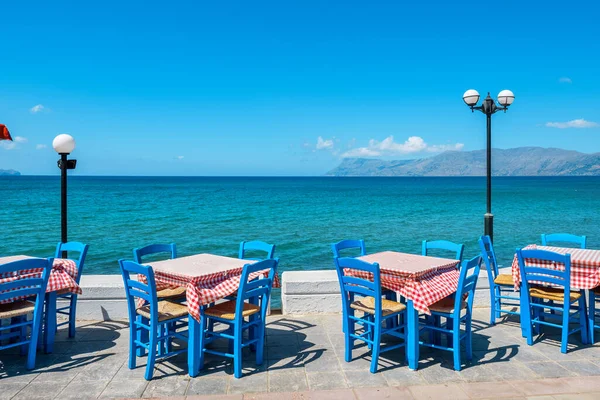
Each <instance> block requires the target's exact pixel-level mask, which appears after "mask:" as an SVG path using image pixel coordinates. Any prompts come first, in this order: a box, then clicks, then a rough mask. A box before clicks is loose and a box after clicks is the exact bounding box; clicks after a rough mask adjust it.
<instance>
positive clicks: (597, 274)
mask: <svg viewBox="0 0 600 400" xmlns="http://www.w3.org/2000/svg"><path fill="white" fill-rule="evenodd" d="M534 249H537V250H546V251H552V252H555V253H560V254H570V255H571V287H572V288H574V289H593V288H595V287H597V286H600V250H590V249H571V248H566V247H553V246H538V245H535V244H530V245H529V246H526V247H525V248H524V250H534ZM525 262H526V264H527V265H531V266H535V267H541V268H551V269H554V270H559V271H564V270H565V266H564V264H560V263H553V262H545V261H541V260H531V259H526V260H525ZM512 276H513V281H514V282H515V290H519V285H520V284H521V270H520V268H519V260H518V259H517V255H516V254H515V257H514V259H513V263H512ZM533 283H536V282H533Z"/></svg>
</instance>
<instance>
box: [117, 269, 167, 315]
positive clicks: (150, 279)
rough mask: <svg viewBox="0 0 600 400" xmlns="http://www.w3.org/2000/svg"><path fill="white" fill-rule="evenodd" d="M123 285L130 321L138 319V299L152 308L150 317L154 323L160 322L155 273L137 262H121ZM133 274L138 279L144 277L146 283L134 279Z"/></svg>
mask: <svg viewBox="0 0 600 400" xmlns="http://www.w3.org/2000/svg"><path fill="white" fill-rule="evenodd" d="M119 267H120V268H121V275H122V277H123V285H124V286H125V295H126V297H127V306H128V310H129V321H135V318H136V309H137V305H136V298H139V299H143V300H145V303H146V304H148V305H149V306H150V316H151V318H152V320H153V321H158V310H157V309H156V308H157V305H158V299H157V295H156V281H155V280H154V271H153V270H152V267H150V266H148V265H140V264H138V263H136V262H135V261H129V260H119ZM131 274H135V275H137V276H138V277H140V276H143V277H144V278H145V280H146V283H144V282H142V281H140V280H136V279H132V278H131Z"/></svg>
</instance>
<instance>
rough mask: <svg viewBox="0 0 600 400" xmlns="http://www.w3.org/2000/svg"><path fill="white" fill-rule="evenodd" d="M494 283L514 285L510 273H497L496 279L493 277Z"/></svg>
mask: <svg viewBox="0 0 600 400" xmlns="http://www.w3.org/2000/svg"><path fill="white" fill-rule="evenodd" d="M494 283H495V284H496V285H501V286H515V282H514V281H513V277H512V275H511V274H498V276H496V279H494Z"/></svg>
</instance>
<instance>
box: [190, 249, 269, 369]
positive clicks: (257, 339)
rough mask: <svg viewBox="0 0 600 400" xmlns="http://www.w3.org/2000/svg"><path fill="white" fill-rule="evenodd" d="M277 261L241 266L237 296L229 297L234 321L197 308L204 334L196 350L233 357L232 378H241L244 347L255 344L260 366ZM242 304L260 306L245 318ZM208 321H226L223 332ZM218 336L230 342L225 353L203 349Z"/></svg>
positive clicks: (200, 366) (201, 329)
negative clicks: (253, 276)
mask: <svg viewBox="0 0 600 400" xmlns="http://www.w3.org/2000/svg"><path fill="white" fill-rule="evenodd" d="M278 262H279V261H278V260H277V259H267V260H263V261H259V262H256V263H254V264H246V265H244V269H243V270H242V275H241V277H240V286H239V288H238V291H237V297H236V299H235V300H230V301H231V302H235V318H234V319H233V320H229V319H224V318H219V317H215V316H211V315H207V314H206V313H205V308H201V309H200V315H201V319H202V321H201V328H199V329H200V331H201V332H202V331H204V333H205V334H204V335H202V334H201V335H200V336H201V340H199V343H200V344H199V350H198V351H199V352H201V353H202V354H203V353H209V354H215V355H218V356H222V357H228V358H232V359H233V374H234V377H235V378H241V376H242V349H243V348H244V347H247V346H251V345H253V344H256V364H257V365H261V364H262V363H263V361H264V360H263V348H264V344H265V323H266V316H267V308H268V304H269V299H270V297H271V289H272V288H273V280H274V279H275V274H276V273H277V265H278ZM263 270H268V271H269V273H268V274H267V275H262V276H259V277H257V278H254V279H252V280H250V275H251V274H253V273H255V272H259V271H263ZM245 303H251V304H255V305H257V306H259V307H260V311H259V312H258V313H257V314H255V315H254V316H253V318H244V316H243V309H244V304H245ZM209 308H210V307H209ZM211 321H215V322H218V323H221V324H226V325H228V328H227V329H226V330H225V331H221V332H216V331H214V330H212V329H210V327H211V326H212V324H211ZM207 322H208V327H209V328H208V329H206V330H205V328H204V327H205V326H206V324H207ZM251 327H254V328H255V333H254V334H253V335H249V336H248V339H246V340H245V339H244V336H243V333H244V331H246V330H249V329H250V328H251ZM217 338H225V339H227V340H228V341H229V349H228V351H227V352H221V351H216V350H212V349H208V348H206V345H207V344H208V343H210V342H211V341H213V340H215V339H217ZM201 357H202V356H201ZM189 362H191V363H192V364H193V360H189ZM194 366H195V365H194ZM198 368H199V369H202V364H200V365H199V366H198ZM194 373H196V370H194Z"/></svg>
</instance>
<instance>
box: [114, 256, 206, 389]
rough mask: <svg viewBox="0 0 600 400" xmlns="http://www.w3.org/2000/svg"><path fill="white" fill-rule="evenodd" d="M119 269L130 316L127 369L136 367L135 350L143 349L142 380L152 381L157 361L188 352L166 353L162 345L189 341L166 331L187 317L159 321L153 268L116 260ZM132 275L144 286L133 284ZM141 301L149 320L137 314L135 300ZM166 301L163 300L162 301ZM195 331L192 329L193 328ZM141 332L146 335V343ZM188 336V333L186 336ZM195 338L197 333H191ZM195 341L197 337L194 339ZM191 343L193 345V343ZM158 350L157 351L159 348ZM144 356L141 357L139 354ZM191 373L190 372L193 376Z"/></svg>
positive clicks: (183, 324) (180, 326) (134, 281)
mask: <svg viewBox="0 0 600 400" xmlns="http://www.w3.org/2000/svg"><path fill="white" fill-rule="evenodd" d="M119 267H120V269H121V275H122V277H123V284H124V286H125V295H126V299H127V309H128V314H129V362H128V366H129V369H134V368H135V367H136V355H138V354H139V352H138V349H140V348H143V349H146V350H147V351H148V362H147V365H146V372H145V374H144V378H145V379H146V380H151V379H152V375H153V373H154V364H155V362H156V361H157V359H158V358H166V357H171V356H174V355H177V354H181V353H183V352H186V351H188V349H184V350H178V351H166V350H165V349H166V347H167V346H165V345H164V343H165V342H166V341H168V340H170V339H171V338H174V337H177V338H180V339H186V340H188V342H190V340H189V339H188V338H189V336H188V337H186V336H185V335H183V334H182V333H181V329H180V330H179V332H176V329H172V330H171V329H166V326H167V325H168V324H174V323H175V324H176V323H177V322H182V321H186V318H188V316H182V317H176V318H170V319H166V320H163V321H159V319H158V298H157V294H156V281H155V280H154V271H153V270H152V267H150V266H145V265H140V264H138V263H136V262H134V261H126V260H119ZM131 275H138V276H143V277H144V278H145V281H146V283H142V282H140V281H137V280H134V279H132V278H131ZM139 298H142V299H144V300H145V301H146V305H148V306H149V309H150V319H149V320H148V319H146V318H143V317H142V316H140V315H139V314H138V313H137V311H136V310H137V299H139ZM165 301H166V300H165ZM186 326H187V323H182V324H180V325H177V328H183V327H186ZM194 328H195V327H194ZM142 332H148V339H146V338H145V335H143V334H142ZM188 334H189V333H188ZM194 334H195V335H197V332H196V331H194ZM196 339H197V337H196ZM192 342H193V341H192ZM158 346H160V348H159V347H158ZM142 354H143V353H142ZM192 372H193V371H190V373H192Z"/></svg>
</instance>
